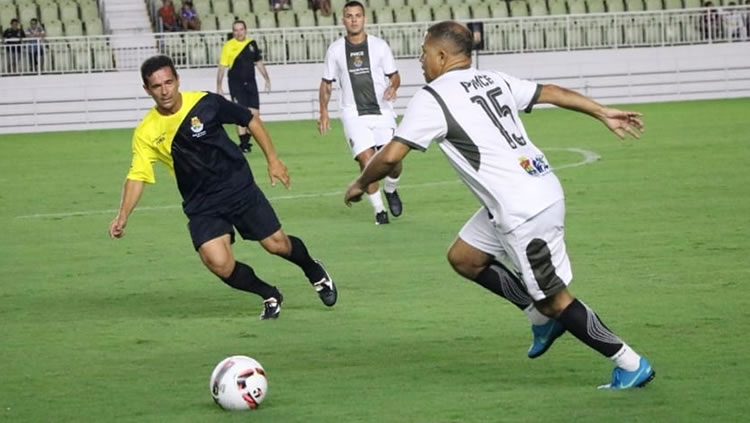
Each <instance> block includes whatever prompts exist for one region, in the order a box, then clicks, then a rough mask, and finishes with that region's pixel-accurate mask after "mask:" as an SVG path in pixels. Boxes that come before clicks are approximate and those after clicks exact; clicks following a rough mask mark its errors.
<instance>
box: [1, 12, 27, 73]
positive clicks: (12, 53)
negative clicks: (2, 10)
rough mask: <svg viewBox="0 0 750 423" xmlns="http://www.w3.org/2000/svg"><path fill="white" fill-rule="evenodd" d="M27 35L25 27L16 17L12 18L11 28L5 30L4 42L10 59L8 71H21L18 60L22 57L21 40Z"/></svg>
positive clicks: (8, 59)
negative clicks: (24, 30) (22, 26)
mask: <svg viewBox="0 0 750 423" xmlns="http://www.w3.org/2000/svg"><path fill="white" fill-rule="evenodd" d="M25 36H26V34H25V33H24V32H23V28H21V24H20V23H19V22H18V19H16V18H13V19H11V20H10V28H8V29H6V30H5V31H3V44H5V45H6V47H5V53H6V57H7V61H8V72H10V73H16V72H19V71H20V69H19V66H18V65H19V63H18V61H19V59H20V58H21V42H23V38H24V37H25Z"/></svg>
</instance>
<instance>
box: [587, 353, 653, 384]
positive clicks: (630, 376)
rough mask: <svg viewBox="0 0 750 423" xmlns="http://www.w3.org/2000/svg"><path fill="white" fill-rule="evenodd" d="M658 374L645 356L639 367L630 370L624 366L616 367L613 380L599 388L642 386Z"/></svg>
mask: <svg viewBox="0 0 750 423" xmlns="http://www.w3.org/2000/svg"><path fill="white" fill-rule="evenodd" d="M654 376H656V372H655V371H654V369H653V368H651V363H649V361H648V360H646V358H645V357H641V362H640V365H639V366H638V368H637V369H636V370H634V371H632V372H629V371H627V370H625V369H623V368H622V367H615V369H614V370H613V371H612V382H611V383H609V384H607V385H601V386H600V387H599V389H629V388H642V387H644V386H646V384H647V383H649V382H651V380H652V379H653V378H654Z"/></svg>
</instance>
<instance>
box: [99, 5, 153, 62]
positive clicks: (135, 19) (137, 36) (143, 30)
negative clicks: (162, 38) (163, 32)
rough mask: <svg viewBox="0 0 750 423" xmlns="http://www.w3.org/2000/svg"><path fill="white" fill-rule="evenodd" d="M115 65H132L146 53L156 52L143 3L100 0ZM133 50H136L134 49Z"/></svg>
mask: <svg viewBox="0 0 750 423" xmlns="http://www.w3.org/2000/svg"><path fill="white" fill-rule="evenodd" d="M102 7H103V9H104V12H105V19H106V21H107V27H108V28H109V29H110V32H111V33H112V35H113V37H112V48H113V50H114V52H115V63H116V64H117V67H118V68H119V67H123V68H128V69H132V68H133V66H134V65H135V67H137V66H138V65H140V62H141V61H143V59H144V57H143V56H144V55H143V53H144V49H145V52H146V53H147V54H146V57H148V56H150V55H152V54H156V53H157V50H156V38H155V37H154V34H153V30H152V28H151V19H150V18H149V15H148V10H147V9H146V3H145V2H142V1H133V0H102ZM136 52H137V53H136Z"/></svg>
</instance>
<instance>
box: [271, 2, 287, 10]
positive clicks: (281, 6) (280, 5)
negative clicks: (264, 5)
mask: <svg viewBox="0 0 750 423" xmlns="http://www.w3.org/2000/svg"><path fill="white" fill-rule="evenodd" d="M271 7H273V10H274V11H279V10H287V9H289V0H271Z"/></svg>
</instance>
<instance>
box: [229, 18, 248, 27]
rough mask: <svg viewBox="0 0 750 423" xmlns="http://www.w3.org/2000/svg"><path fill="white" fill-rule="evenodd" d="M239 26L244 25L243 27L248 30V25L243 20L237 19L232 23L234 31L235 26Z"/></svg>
mask: <svg viewBox="0 0 750 423" xmlns="http://www.w3.org/2000/svg"><path fill="white" fill-rule="evenodd" d="M237 24H242V26H243V27H244V28H245V29H247V24H246V23H245V21H243V20H242V19H235V20H234V22H232V29H234V26H235V25H237Z"/></svg>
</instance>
